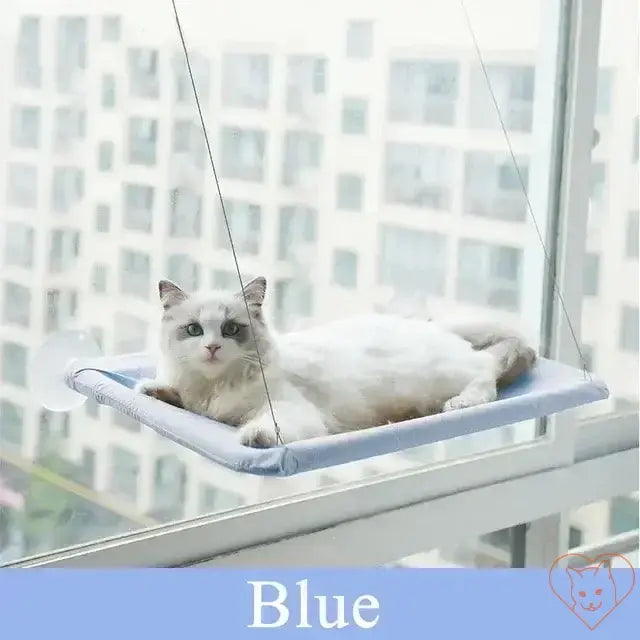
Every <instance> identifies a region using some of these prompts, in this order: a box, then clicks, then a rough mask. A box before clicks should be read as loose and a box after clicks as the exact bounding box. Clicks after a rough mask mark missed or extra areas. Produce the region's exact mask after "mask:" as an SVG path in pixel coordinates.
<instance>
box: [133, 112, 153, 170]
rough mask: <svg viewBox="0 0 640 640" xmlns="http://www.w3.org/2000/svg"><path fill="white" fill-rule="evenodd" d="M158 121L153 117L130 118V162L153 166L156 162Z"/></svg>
mask: <svg viewBox="0 0 640 640" xmlns="http://www.w3.org/2000/svg"><path fill="white" fill-rule="evenodd" d="M157 129H158V123H157V121H156V120H153V119H151V118H140V117H134V118H129V163H130V164H141V165H147V166H152V165H154V164H155V163H156V142H157V139H156V138H157Z"/></svg>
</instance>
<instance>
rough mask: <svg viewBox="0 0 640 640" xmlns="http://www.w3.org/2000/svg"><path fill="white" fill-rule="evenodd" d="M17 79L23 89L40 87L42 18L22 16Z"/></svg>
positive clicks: (18, 43) (16, 68)
mask: <svg viewBox="0 0 640 640" xmlns="http://www.w3.org/2000/svg"><path fill="white" fill-rule="evenodd" d="M15 54H16V55H15V64H16V66H15V79H16V84H17V85H18V86H21V87H29V88H37V87H39V86H40V81H41V77H42V69H41V67H40V18H38V17H36V16H21V17H20V27H19V30H18V40H17V43H16V48H15Z"/></svg>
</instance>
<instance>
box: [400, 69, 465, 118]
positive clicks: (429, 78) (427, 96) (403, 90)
mask: <svg viewBox="0 0 640 640" xmlns="http://www.w3.org/2000/svg"><path fill="white" fill-rule="evenodd" d="M458 74H459V69H458V63H457V62H453V61H449V60H439V61H431V60H396V61H394V62H392V63H391V70H390V78H389V120H390V121H391V122H405V123H409V124H435V125H453V124H454V123H455V120H456V102H457V100H458V91H459V89H458Z"/></svg>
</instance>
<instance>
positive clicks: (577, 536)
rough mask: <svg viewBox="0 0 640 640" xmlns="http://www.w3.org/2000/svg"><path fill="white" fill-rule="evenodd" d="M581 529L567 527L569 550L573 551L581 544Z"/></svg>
mask: <svg viewBox="0 0 640 640" xmlns="http://www.w3.org/2000/svg"><path fill="white" fill-rule="evenodd" d="M582 538H583V535H582V529H580V528H579V527H573V526H570V527H569V549H575V548H576V547H579V546H580V545H581V544H582Z"/></svg>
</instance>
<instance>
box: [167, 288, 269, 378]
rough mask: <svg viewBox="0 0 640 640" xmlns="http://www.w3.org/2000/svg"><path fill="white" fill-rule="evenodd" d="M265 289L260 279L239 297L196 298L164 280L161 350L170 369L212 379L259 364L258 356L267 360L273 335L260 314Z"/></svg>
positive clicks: (213, 295)
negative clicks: (233, 368) (231, 368)
mask: <svg viewBox="0 0 640 640" xmlns="http://www.w3.org/2000/svg"><path fill="white" fill-rule="evenodd" d="M266 288H267V281H266V280H265V278H262V277H259V278H254V279H253V280H252V281H251V282H249V283H247V284H246V285H245V286H244V288H243V289H242V290H241V291H238V292H237V293H235V294H234V293H216V294H212V295H210V296H200V295H198V296H196V295H190V294H188V293H185V292H184V291H183V290H182V289H180V287H178V286H177V285H176V284H174V283H173V282H170V281H168V280H161V281H160V282H159V283H158V292H159V294H160V301H161V302H162V307H163V315H162V350H163V354H164V357H165V358H166V359H167V360H168V363H169V364H170V365H172V366H173V367H174V368H175V369H176V370H185V369H186V370H188V371H192V372H197V373H199V374H200V375H202V376H203V377H206V378H211V379H214V378H218V377H219V376H221V375H224V373H225V371H227V369H228V367H229V366H230V365H233V364H235V365H241V364H243V363H244V364H247V365H249V364H257V363H258V355H257V350H259V352H260V356H261V357H262V358H265V357H266V356H268V352H269V347H270V339H269V331H268V329H267V326H266V323H265V321H264V317H263V312H262V303H263V302H264V297H265V293H266ZM247 310H248V312H249V313H247ZM252 328H253V332H254V333H252V331H251V329H252ZM254 334H255V337H254ZM256 342H257V345H258V348H257V349H256Z"/></svg>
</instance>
